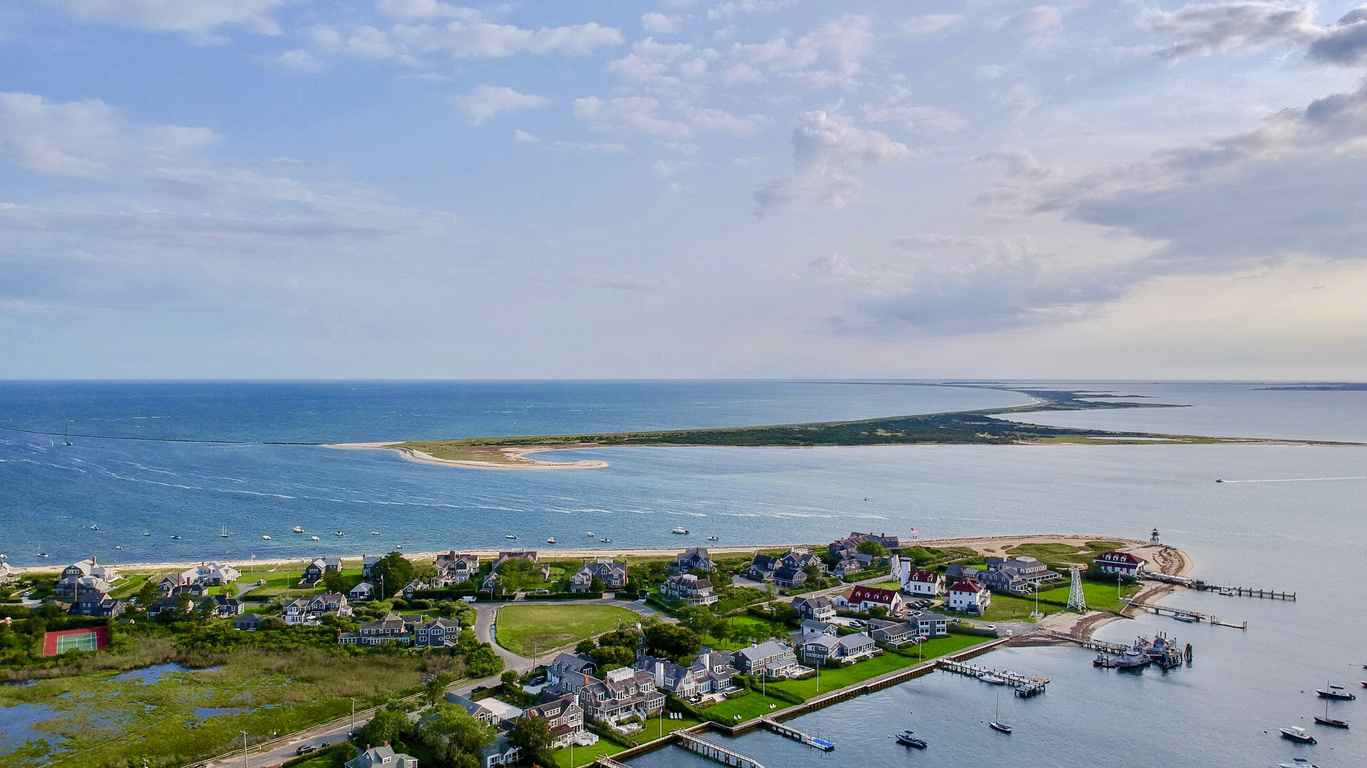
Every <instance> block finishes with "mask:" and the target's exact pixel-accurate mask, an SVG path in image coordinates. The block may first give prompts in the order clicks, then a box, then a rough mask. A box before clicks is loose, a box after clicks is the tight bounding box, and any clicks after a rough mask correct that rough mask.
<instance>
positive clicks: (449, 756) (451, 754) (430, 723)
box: [418, 704, 494, 764]
mask: <svg viewBox="0 0 1367 768" xmlns="http://www.w3.org/2000/svg"><path fill="white" fill-rule="evenodd" d="M418 739H419V740H420V741H421V742H422V743H423V745H424V746H426V747H427V748H428V749H430V750H432V751H433V752H434V753H435V754H436V755H437V758H438V759H440V760H441V761H443V762H445V763H451V764H458V763H459V761H460V755H462V754H466V755H474V754H478V753H479V751H480V750H481V749H483V748H484V747H486V746H488V745H489V744H491V743H492V742H493V740H494V729H493V727H492V726H489V725H486V724H485V723H481V722H480V721H478V720H476V719H475V718H473V717H471V716H470V715H469V713H467V712H466V711H465V710H464V709H461V708H460V707H457V706H456V705H454V704H438V705H436V706H434V707H432V708H431V709H430V710H428V712H427V714H425V715H423V718H422V720H421V721H420V722H419V723H418Z"/></svg>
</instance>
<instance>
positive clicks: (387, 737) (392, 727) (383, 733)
mask: <svg viewBox="0 0 1367 768" xmlns="http://www.w3.org/2000/svg"><path fill="white" fill-rule="evenodd" d="M408 726H409V723H408V715H407V714H405V713H404V712H403V710H399V709H389V708H388V707H386V708H384V709H381V710H377V711H376V712H375V716H374V717H372V718H371V719H370V722H368V723H366V724H365V725H363V726H361V729H360V730H359V731H357V732H356V743H357V744H360V745H362V746H367V747H376V746H379V745H381V744H388V743H392V742H393V741H394V740H396V739H398V738H399V737H400V736H402V735H403V734H404V733H405V732H406V731H407V730H408Z"/></svg>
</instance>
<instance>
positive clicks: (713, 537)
mask: <svg viewBox="0 0 1367 768" xmlns="http://www.w3.org/2000/svg"><path fill="white" fill-rule="evenodd" d="M707 540H708V541H721V539H719V538H717V537H716V536H708V537H707Z"/></svg>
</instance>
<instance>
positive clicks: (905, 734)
mask: <svg viewBox="0 0 1367 768" xmlns="http://www.w3.org/2000/svg"><path fill="white" fill-rule="evenodd" d="M897 743H898V744H901V745H902V746H904V747H913V748H915V749H925V748H926V747H928V746H930V745H929V744H927V743H926V740H925V739H918V738H916V737H915V736H912V735H911V731H902V732H901V733H899V734H897Z"/></svg>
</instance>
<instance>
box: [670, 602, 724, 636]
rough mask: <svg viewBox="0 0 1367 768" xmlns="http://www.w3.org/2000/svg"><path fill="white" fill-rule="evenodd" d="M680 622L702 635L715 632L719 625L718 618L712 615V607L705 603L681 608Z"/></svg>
mask: <svg viewBox="0 0 1367 768" xmlns="http://www.w3.org/2000/svg"><path fill="white" fill-rule="evenodd" d="M679 623H680V624H682V625H684V626H685V627H688V628H689V629H691V630H693V631H694V632H697V633H698V634H700V635H707V634H713V630H714V629H716V627H717V619H716V617H715V616H713V615H712V609H711V608H708V607H707V606H705V605H700V606H689V607H686V608H680V609H679Z"/></svg>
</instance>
